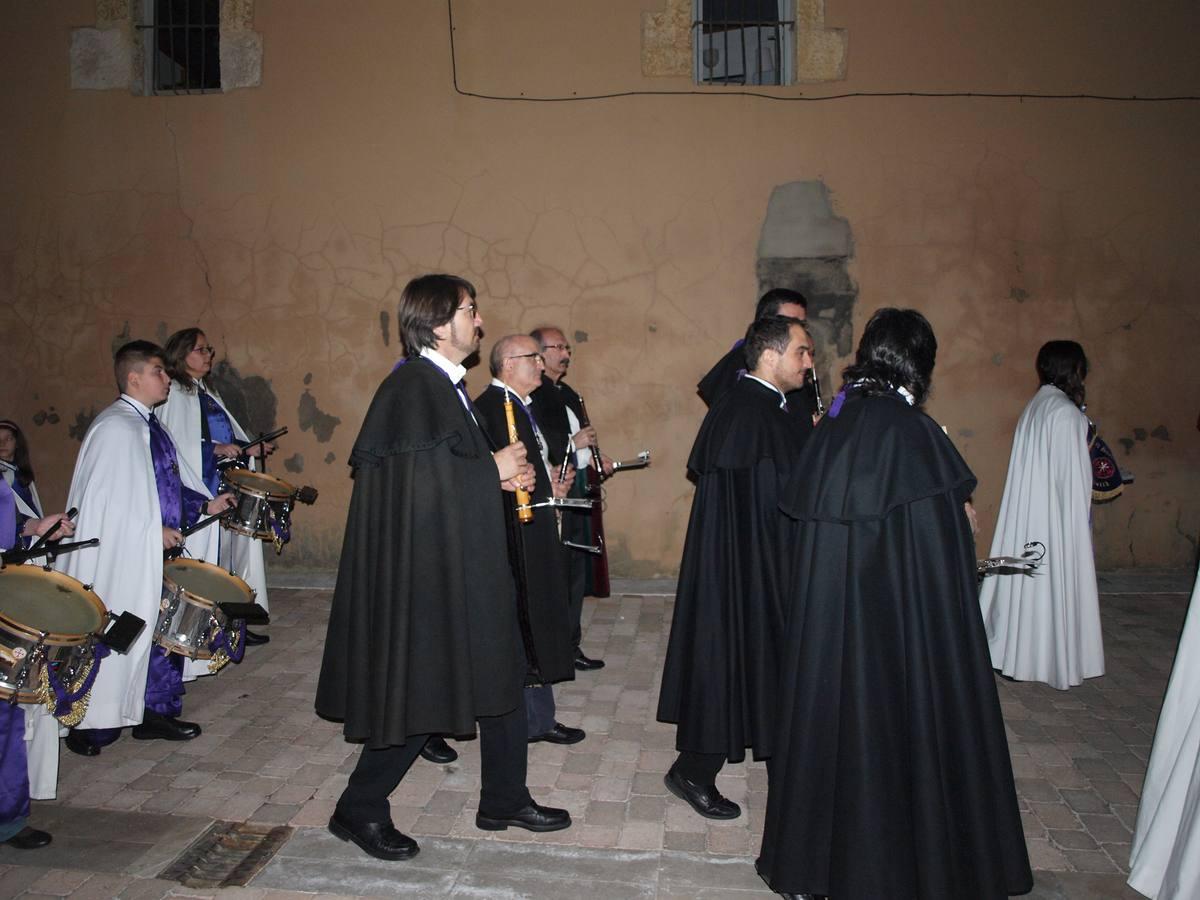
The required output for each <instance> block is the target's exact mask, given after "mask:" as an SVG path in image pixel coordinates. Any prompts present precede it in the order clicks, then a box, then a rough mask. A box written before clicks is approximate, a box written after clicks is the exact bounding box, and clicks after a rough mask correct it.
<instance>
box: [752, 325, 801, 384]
mask: <svg viewBox="0 0 1200 900" xmlns="http://www.w3.org/2000/svg"><path fill="white" fill-rule="evenodd" d="M793 325H799V326H800V328H801V329H803V331H804V333H805V334H807V333H808V329H807V328H805V327H804V323H803V322H801V321H800V320H799V319H793V318H792V317H791V316H767V317H766V318H765V319H755V320H754V321H753V322H752V323H750V327H749V328H747V329H746V339H745V340H744V341H743V342H742V352H743V353H745V354H746V370H747V371H748V372H753V371H754V370H755V369H757V368H758V363H759V360H760V359H761V358H762V355H763V351H764V350H774V351H775V352H776V353H786V352H787V348H788V344H789V343H791V339H792V326H793Z"/></svg>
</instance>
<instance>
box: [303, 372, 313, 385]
mask: <svg viewBox="0 0 1200 900" xmlns="http://www.w3.org/2000/svg"><path fill="white" fill-rule="evenodd" d="M304 383H305V384H312V372H305V373H304Z"/></svg>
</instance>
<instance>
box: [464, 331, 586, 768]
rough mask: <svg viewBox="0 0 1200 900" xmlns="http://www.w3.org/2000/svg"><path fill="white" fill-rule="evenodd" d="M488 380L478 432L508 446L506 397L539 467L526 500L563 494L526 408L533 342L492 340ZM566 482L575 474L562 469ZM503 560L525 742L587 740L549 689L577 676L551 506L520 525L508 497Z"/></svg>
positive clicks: (536, 353) (517, 337)
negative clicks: (512, 608) (513, 616)
mask: <svg viewBox="0 0 1200 900" xmlns="http://www.w3.org/2000/svg"><path fill="white" fill-rule="evenodd" d="M489 368H490V370H491V373H492V383H491V384H490V385H488V388H487V390H485V391H484V392H483V393H482V394H480V395H479V396H478V397H476V398H475V408H476V410H477V411H478V412H479V413H480V414H481V415H482V417H483V420H482V421H481V423H480V424H481V425H483V428H484V431H485V432H487V435H488V438H489V439H490V441H491V443H492V446H494V447H503V446H504V445H506V444H507V443H508V417H507V415H506V414H505V411H504V403H505V400H506V399H508V400H509V402H511V404H512V407H513V424H514V425H515V426H516V429H517V437H518V439H519V440H520V442H521V444H522V445H523V446H524V447H526V448H527V449H528V452H529V458H530V459H531V460H533V465H534V468H535V469H536V470H537V483H536V486H535V487H534V489H533V491H532V492H531V493H532V496H531V502H532V503H534V504H536V503H541V502H543V501H545V500H547V499H549V498H550V497H551V496H560V497H565V496H566V494H567V488H568V487H569V485H570V481H568V480H564V481H562V482H560V481H559V480H558V477H557V476H558V473H557V472H551V471H550V465H549V462H548V461H547V459H546V456H545V438H544V436H543V435H542V434H541V431H540V429H539V428H538V426H537V423H536V422H535V420H534V418H533V414H532V412H531V411H530V409H529V403H530V401H529V395H530V393H532V391H533V390H534V389H535V388H536V387H537V386H538V385H539V384H540V383H541V376H542V355H541V351H540V350H539V349H538V345H537V341H535V340H534V339H533V338H531V337H529V336H528V335H524V334H514V335H509V336H508V337H502V338H500V340H498V341H496V343H495V345H494V346H493V347H492V352H491V354H490V360H489ZM567 475H568V478H569V479H572V480H573V479H574V475H575V472H574V470H573V469H568V472H567ZM505 500H506V501H507V502H505V504H504V507H505V513H504V515H505V519H506V521H507V525H508V535H509V540H508V552H509V562H510V566H511V568H512V570H513V578H514V580H515V581H516V584H517V607H518V610H519V619H520V622H521V630H522V634H523V635H524V637H525V646H526V648H527V656H528V662H529V673H528V675H527V676H526V682H527V684H528V686H527V687H526V688H525V712H526V715H527V717H528V720H529V723H528V734H529V740H530V742H535V741H548V742H550V743H552V744H576V743H578V742H579V741H582V740H583V739H584V737H586V735H585V734H584V731H583V729H582V728H572V727H570V726H568V725H563V724H562V723H561V722H559V721H557V719H556V718H555V712H556V710H555V703H554V692H553V689H552V688H551V687H550V685H551V684H553V683H554V682H557V681H566V680H569V679H573V678H574V677H575V654H574V647H573V646H572V645H571V625H570V621H569V616H568V614H569V612H570V609H569V607H570V602H569V589H568V585H567V570H568V564H569V563H568V559H567V548H566V547H564V546H563V544H562V542H561V541H560V540H559V535H558V513H557V512H556V511H555V510H554V509H551V508H550V507H545V506H543V507H540V508H538V509H534V510H533V519H532V521H530V522H525V523H522V522H520V521H519V520H518V518H517V512H516V504H515V503H513V502H512V498H511V497H506V498H505Z"/></svg>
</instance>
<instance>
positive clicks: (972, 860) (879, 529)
mask: <svg viewBox="0 0 1200 900" xmlns="http://www.w3.org/2000/svg"><path fill="white" fill-rule="evenodd" d="M799 464H800V466H801V467H802V469H803V471H804V478H803V479H796V480H793V481H792V482H791V483H790V484H789V485H788V489H787V490H786V491H785V493H784V499H783V502H782V507H783V509H784V511H785V512H787V513H788V514H789V515H791V516H794V517H796V519H797V520H798V532H797V540H796V543H795V548H794V553H793V557H794V559H795V563H794V574H793V577H792V590H791V596H790V606H789V609H788V610H787V619H788V624H787V631H786V635H785V639H784V647H785V652H784V657H783V659H782V661H781V669H782V679H781V682H780V689H779V728H778V732H777V743H776V747H775V756H774V759H773V761H772V769H771V772H770V790H769V793H768V799H767V814H766V822H765V828H764V833H763V844H762V856H761V858H760V860H759V869H760V872H761V873H762V874H763V876H764V877H765V878H766V879H767V881H768V883H769V884H770V885H771V887H772V888H774V889H775V890H777V891H787V892H795V893H804V892H810V893H818V894H826V895H829V896H832V897H836V898H838V900H868V898H870V900H875V898H879V897H895V898H897V900H916V898H921V900H933V898H945V900H963V898H968V897H969V898H972V900H988V898H996V900H999V898H1002V897H1007V896H1009V895H1010V894H1020V893H1024V892H1026V891H1029V890H1030V889H1031V888H1032V886H1033V880H1032V876H1031V874H1030V870H1029V859H1028V856H1027V853H1026V849H1025V839H1024V835H1023V833H1022V829H1021V820H1020V815H1019V813H1018V809H1017V797H1016V790H1015V788H1014V786H1013V776H1012V766H1011V762H1010V760H1009V755H1008V743H1007V741H1006V739H1005V733H1004V722H1003V720H1002V718H1001V715H1000V703H999V699H998V697H997V694H996V686H995V681H994V679H993V675H992V665H991V659H990V657H989V655H988V645H987V639H986V637H985V634H984V629H983V622H982V620H981V617H980V613H979V603H978V593H977V586H976V575H975V559H974V557H975V554H974V544H973V541H972V538H971V532H970V527H969V525H968V524H967V520H966V516H965V513H964V512H963V502H964V501H965V500H966V499H967V497H968V496H969V495H970V494H971V491H972V490H973V488H974V486H975V477H974V475H972V474H971V471H970V470H969V469H968V468H967V466H966V463H964V462H963V460H962V457H961V456H959V454H958V451H957V450H956V449H955V448H954V445H953V444H952V443H951V442H950V440H949V438H947V437H946V436H945V435H944V434H943V433H942V431H941V429H940V428H939V427H938V425H937V424H936V423H935V422H934V421H933V420H932V419H930V418H929V417H928V416H926V415H925V414H924V413H922V412H920V411H919V410H916V409H913V408H911V407H909V406H908V405H907V404H906V403H905V402H904V401H903V400H902V399H901V398H900V397H899V396H898V395H886V396H861V395H859V394H857V393H853V392H852V393H851V394H850V395H849V397H848V399H847V400H846V402H845V405H844V406H843V408H842V409H841V410H840V412H838V414H837V415H836V416H835V415H834V411H833V410H831V411H830V414H829V415H828V416H826V417H825V419H824V420H822V422H821V424H820V426H819V427H818V428H816V430H815V431H814V433H813V436H812V438H811V439H810V440H809V442H808V445H807V447H806V448H805V451H804V454H803V455H802V457H801V459H800V463H799Z"/></svg>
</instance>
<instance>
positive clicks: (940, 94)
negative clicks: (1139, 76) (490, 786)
mask: <svg viewBox="0 0 1200 900" xmlns="http://www.w3.org/2000/svg"><path fill="white" fill-rule="evenodd" d="M446 12H447V14H448V16H449V21H450V68H451V72H452V73H453V77H454V91H455V93H457V94H460V95H461V96H463V97H474V98H476V99H478V100H505V101H511V102H516V103H572V102H579V101H590V100H616V99H619V98H621V97H757V98H758V99H760V100H775V101H779V102H783V103H821V102H825V101H829V100H854V99H858V98H863V97H933V98H945V97H977V98H980V99H985V100H1101V101H1106V102H1110V103H1194V102H1196V101H1197V100H1200V96H1195V95H1190V94H1181V95H1178V96H1148V97H1139V96H1137V95H1128V96H1122V95H1113V94H1050V93H1037V92H1031V91H1024V92H1004V91H850V92H847V93H844V94H823V95H820V96H812V97H810V96H806V95H804V94H764V93H762V92H761V91H730V90H725V89H724V88H721V89H717V90H710V91H694V90H693V91H615V92H613V93H609V94H583V95H580V94H571V95H570V96H564V97H527V96H525V95H524V94H518V95H515V96H506V95H501V94H484V93H479V92H477V91H467V90H463V89H462V88H461V87H460V86H459V83H458V53H457V50H456V48H455V45H454V0H446Z"/></svg>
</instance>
